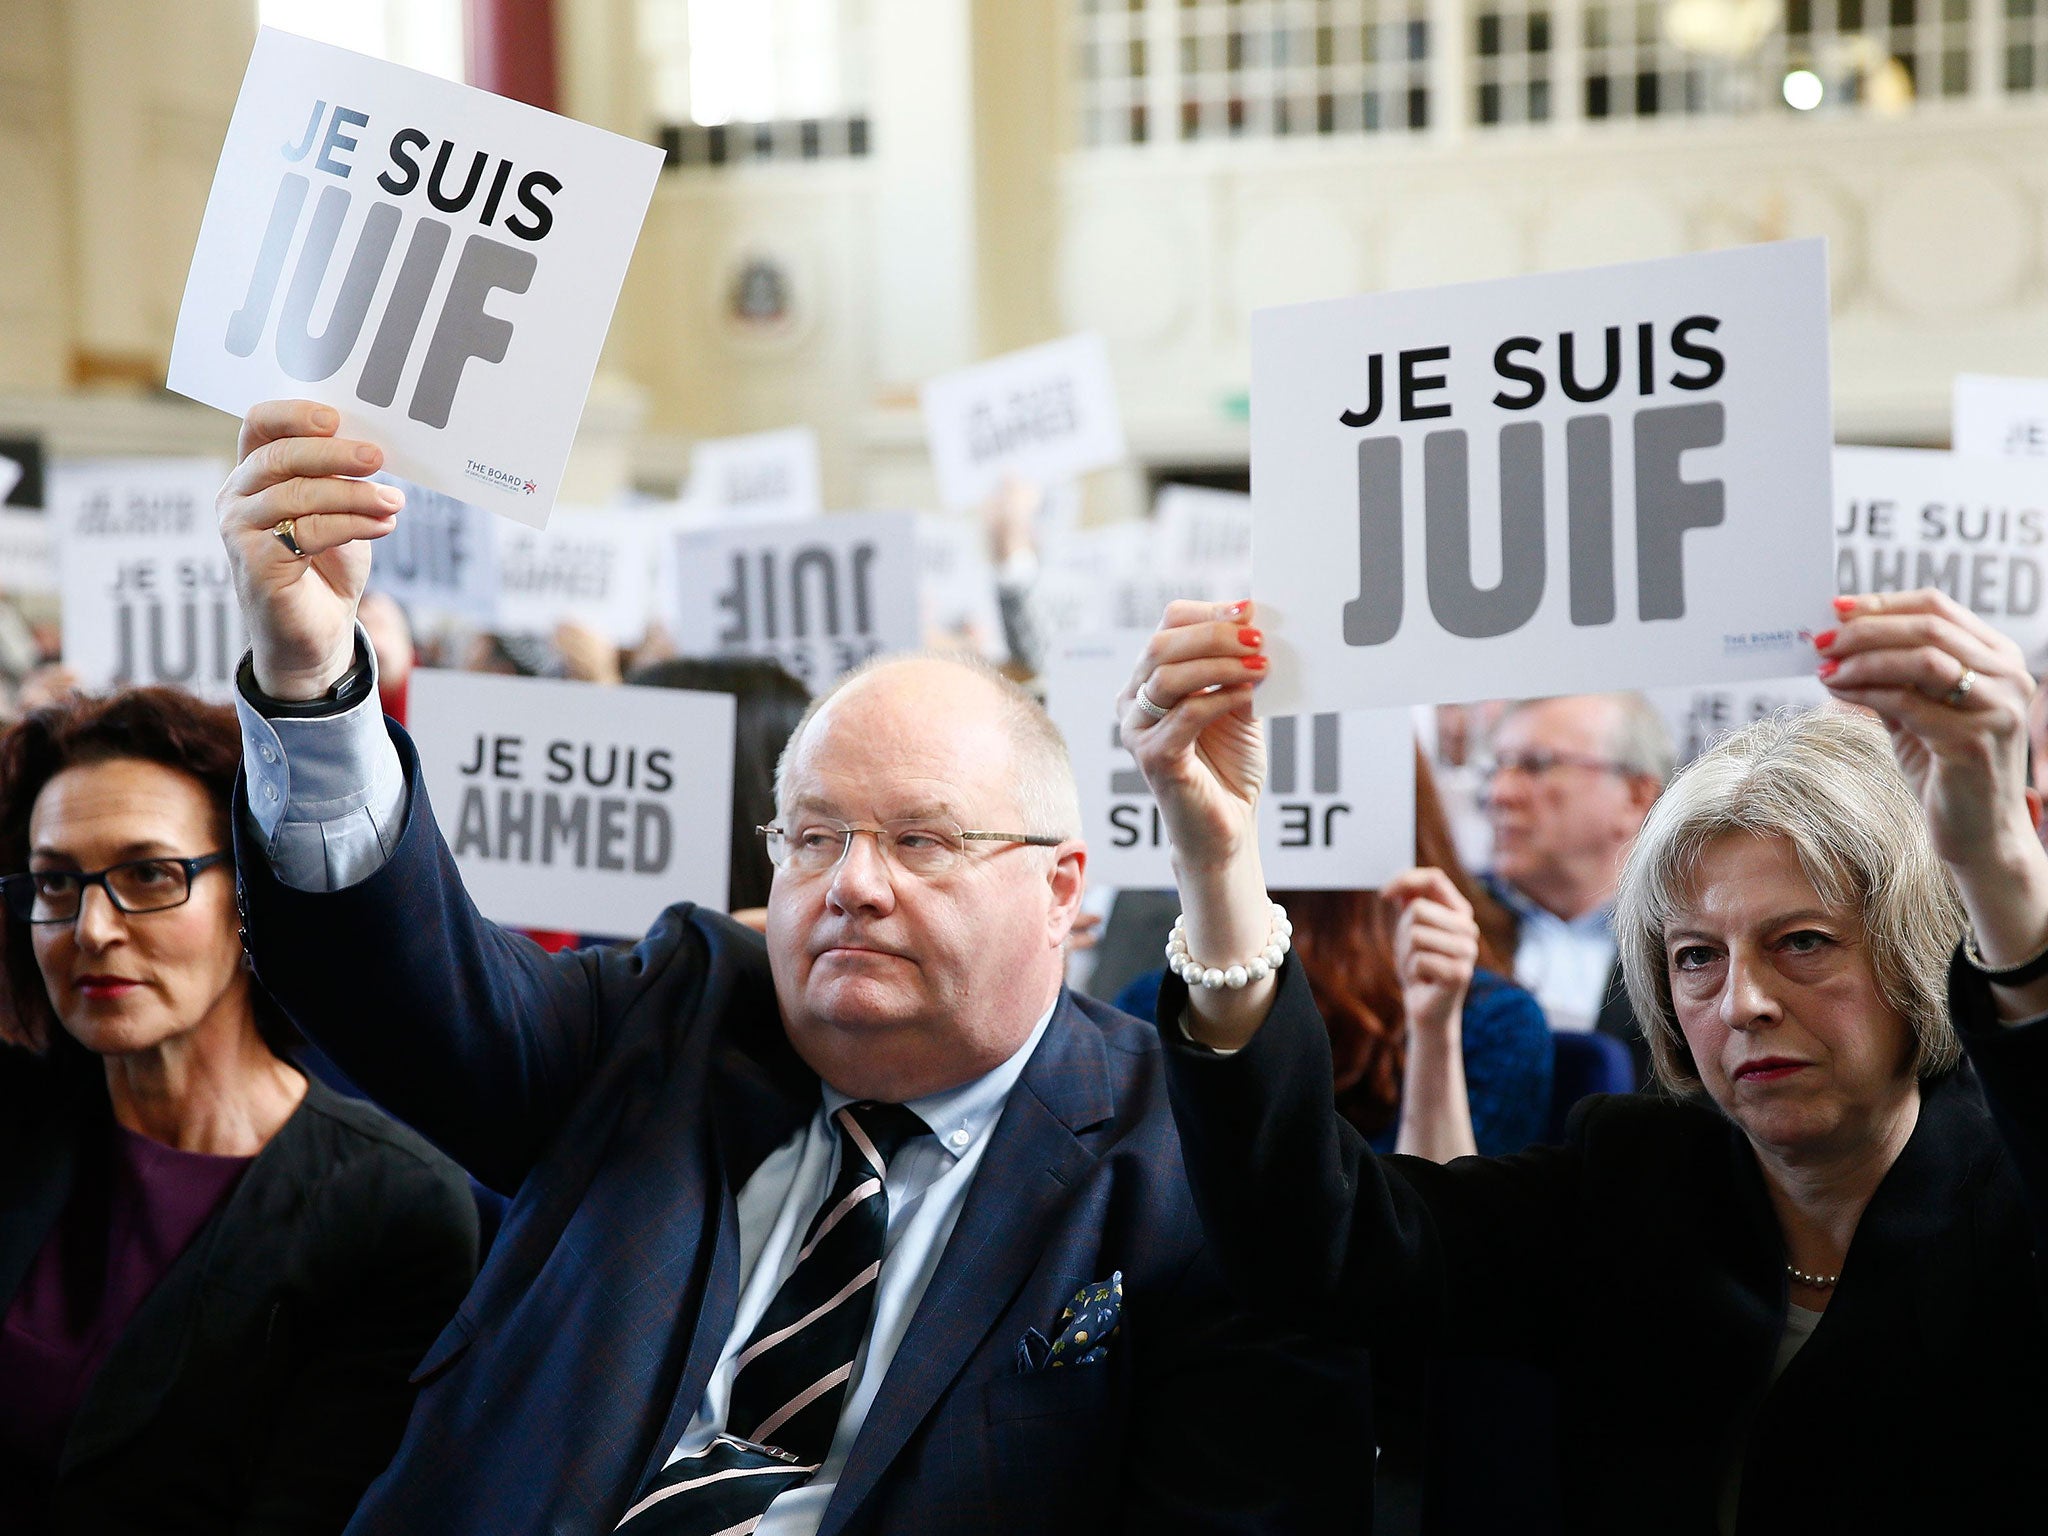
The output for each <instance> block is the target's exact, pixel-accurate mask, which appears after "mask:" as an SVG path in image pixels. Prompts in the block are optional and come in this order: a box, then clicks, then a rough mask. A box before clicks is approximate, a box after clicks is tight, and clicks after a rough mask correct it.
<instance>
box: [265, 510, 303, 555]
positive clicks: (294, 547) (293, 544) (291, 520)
mask: <svg viewBox="0 0 2048 1536" xmlns="http://www.w3.org/2000/svg"><path fill="white" fill-rule="evenodd" d="M297 522H298V519H297V518H296V517H281V518H279V519H278V520H277V526H276V527H274V528H272V529H271V530H270V531H271V534H272V535H273V536H274V537H275V538H276V539H277V542H278V543H280V544H282V545H283V546H284V547H285V548H286V549H288V550H290V551H291V555H292V558H293V559H294V560H303V559H305V558H306V552H305V551H304V550H303V549H301V548H299V539H298V535H297V533H296V532H294V531H293V526H294V525H295V524H296V523H297Z"/></svg>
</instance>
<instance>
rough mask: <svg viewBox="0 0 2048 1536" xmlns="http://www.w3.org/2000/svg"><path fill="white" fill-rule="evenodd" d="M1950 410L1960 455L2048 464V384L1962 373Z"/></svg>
mask: <svg viewBox="0 0 2048 1536" xmlns="http://www.w3.org/2000/svg"><path fill="white" fill-rule="evenodd" d="M1951 409H1952V410H1953V412H1954V416H1953V419H1952V427H1953V431H1952V433H1951V435H1950V441H1951V443H1952V444H1953V445H1954V447H1955V451H1956V452H1957V453H1959V454H1962V455H1964V456H1966V457H1969V458H1983V459H2034V460H2037V461H2039V462H2041V463H2043V464H2048V379H2002V378H1995V377H1993V376H1991V375H1989V374H1982V373H1963V374H1958V375H1956V382H1955V390H1954V394H1953V396H1952V398H1951Z"/></svg>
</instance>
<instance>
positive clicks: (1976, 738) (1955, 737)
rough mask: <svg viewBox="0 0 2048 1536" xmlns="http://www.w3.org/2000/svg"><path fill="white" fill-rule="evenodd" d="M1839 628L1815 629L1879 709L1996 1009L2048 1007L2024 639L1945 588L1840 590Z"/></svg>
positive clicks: (1820, 643) (1840, 674)
mask: <svg viewBox="0 0 2048 1536" xmlns="http://www.w3.org/2000/svg"><path fill="white" fill-rule="evenodd" d="M1835 606H1836V609H1837V611H1838V612H1840V613H1841V615H1842V623H1841V625H1840V627H1839V628H1837V629H1833V630H1829V631H1827V632H1826V633H1825V634H1821V635H1817V636H1815V638H1814V643H1815V645H1816V646H1817V647H1818V648H1819V650H1820V652H1821V656H1822V661H1821V664H1820V674H1821V678H1822V680H1823V681H1824V682H1826V684H1827V686H1828V687H1829V688H1830V689H1831V690H1833V692H1834V694H1835V696H1836V697H1837V698H1840V699H1843V700H1845V701H1847V702H1849V703H1851V704H1861V705H1864V706H1865V707H1867V708H1869V709H1871V710H1874V711H1875V712H1876V713H1877V715H1878V717H1879V718H1880V719H1882V720H1883V721H1884V724H1885V729H1886V730H1888V731H1889V732H1890V733H1891V738H1892V752H1893V754H1894V755H1895V756H1896V757H1897V758H1898V762H1899V767H1900V769H1901V770H1902V771H1903V772H1904V773H1905V776H1906V779H1907V782H1908V783H1910V784H1911V785H1912V786H1913V792H1914V794H1915V795H1916V796H1918V798H1919V801H1920V807H1921V810H1922V812H1923V814H1924V815H1925V816H1926V818H1927V829H1928V832H1929V833H1930V834H1931V836H1932V838H1933V841H1934V850H1935V852H1936V853H1937V854H1939V855H1940V857H1941V860H1942V862H1943V863H1944V864H1946V865H1947V866H1948V871H1949V874H1950V876H1951V877H1952V878H1953V879H1954V880H1955V883H1956V889H1957V891H1958V892H1959V893H1960V894H1961V896H1962V899H1963V909H1964V910H1965V911H1966V912H1967V913H1968V914H1969V919H1970V934H1971V942H1972V943H1973V945H1974V947H1975V956H1976V959H1977V960H1978V961H1979V962H1981V968H1982V969H1983V970H1985V971H1986V972H1988V973H1989V979H1990V982H1991V991H1992V997H1993V999H1994V1000H1995V1003H1996V1007H1997V1011H1998V1016H1999V1017H2000V1018H2001V1019H2003V1020H2006V1021H2008V1022H2017V1021H2020V1020H2025V1019H2034V1018H2038V1017H2040V1016H2041V1015H2042V1014H2044V1013H2048V967H2044V974H2042V975H2040V976H2037V977H2034V978H2032V979H2029V980H2024V981H2019V980H2017V979H2015V981H2014V982H2013V983H2010V984H2009V983H2007V982H2005V981H2003V980H2002V979H2001V977H2000V975H1999V973H2000V972H2016V971H2019V970H2020V969H2021V968H2022V967H2025V966H2026V964H2027V962H2028V961H2030V960H2032V959H2033V958H2035V957H2036V956H2040V955H2042V954H2044V953H2048V850H2044V849H2043V848H2042V845H2041V838H2040V835H2039V833H2038V832H2037V831H2036V830H2035V826H2034V817H2033V814H2032V812H2031V810H2030V808H2029V805H2028V800H2027V713H2028V710H2029V708H2030V707H2031V705H2032V702H2033V697H2034V679H2033V677H2032V675H2031V674H2030V673H2029V672H2028V671H2027V666H2026V661H2025V658H2024V657H2023V656H2022V655H2021V654H2020V648H2019V647H2018V646H2017V645H2015V644H2014V643H2013V642H2012V641H2011V640H2009V639H2007V638H2006V637H2005V636H2004V635H2001V634H1999V633H1998V632H1997V631H1996V630H1994V629H1993V628H1992V627H1991V626H1990V625H1989V624H1987V623H1985V622H1984V620H1982V619H1980V618H1979V617H1977V615H1975V614H1974V613H1972V612H1970V611H1969V610H1968V609H1967V608H1964V607H1963V606H1962V605H1961V604H1959V603H1957V602H1955V601H1954V600H1953V599H1952V598H1950V597H1948V596H1946V595H1945V594H1943V593H1941V592H1936V591H1930V590H1922V591H1918V592H1893V593H1882V594H1874V595H1866V596H1861V597H1843V598H1837V599H1836V601H1835Z"/></svg>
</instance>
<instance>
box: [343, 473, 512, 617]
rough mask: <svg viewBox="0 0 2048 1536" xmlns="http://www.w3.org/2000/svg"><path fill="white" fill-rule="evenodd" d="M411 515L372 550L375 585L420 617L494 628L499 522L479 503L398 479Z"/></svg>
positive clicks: (406, 513) (383, 477)
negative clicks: (460, 620) (457, 619)
mask: <svg viewBox="0 0 2048 1536" xmlns="http://www.w3.org/2000/svg"><path fill="white" fill-rule="evenodd" d="M373 478H375V479H378V480H386V481H390V482H391V483H393V484H395V485H397V486H398V487H399V488H400V489H402V490H403V491H404V492H405V510H404V511H402V512H400V513H399V514H398V520H397V522H396V523H395V524H393V525H392V529H391V531H390V532H389V533H387V534H385V535H384V537H383V538H381V539H378V540H376V541H375V542H374V543H372V544H371V545H370V551H371V553H370V585H371V586H372V587H373V588H375V589H376V590H377V591H380V592H383V593H386V594H388V595H389V596H390V597H392V598H394V599H396V600H397V601H398V602H400V603H402V604H404V605H405V607H406V608H407V610H409V611H411V612H413V613H415V614H419V613H432V614H448V615H453V616H456V617H460V618H465V619H469V620H471V621H472V622H474V623H477V624H490V623H491V622H492V621H493V620H494V619H495V618H496V617H497V611H498V559H497V537H498V536H497V530H498V528H499V526H500V524H499V522H498V520H497V519H496V518H494V517H492V516H491V514H490V513H488V512H486V511H485V510H484V509H483V508H482V507H479V506H477V505H475V504H474V503H473V502H467V501H457V500H456V499H455V498H454V497H453V496H446V495H443V494H442V493H441V492H439V491H430V490H428V489H427V488H426V487H425V486H423V485H413V484H410V483H409V482H406V481H403V480H399V479H397V478H396V477H395V476H392V475H377V476H374V477H373Z"/></svg>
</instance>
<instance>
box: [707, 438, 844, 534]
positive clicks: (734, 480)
mask: <svg viewBox="0 0 2048 1536" xmlns="http://www.w3.org/2000/svg"><path fill="white" fill-rule="evenodd" d="M821 483H822V482H821V479H820V477H819V473H818V434H817V433H816V432H813V431H812V430H811V429H810V428H809V427H785V428H783V429H782V430H781V431H778V432H750V433H748V434H747V435H746V436H744V437H714V438H707V439H706V440H705V441H703V442H701V443H698V444H696V445H695V446H694V447H692V448H691V449H690V485H689V492H688V500H689V504H690V507H691V510H692V511H693V512H694V513H696V514H697V515H698V516H700V517H702V518H704V519H705V520H706V521H707V522H713V523H794V522H800V521H801V520H803V519H804V518H807V517H818V516H820V515H822V514H823V512H824V510H825V501H824V496H823V493H822V492H821V490H820V489H819V487H820V485H821Z"/></svg>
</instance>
